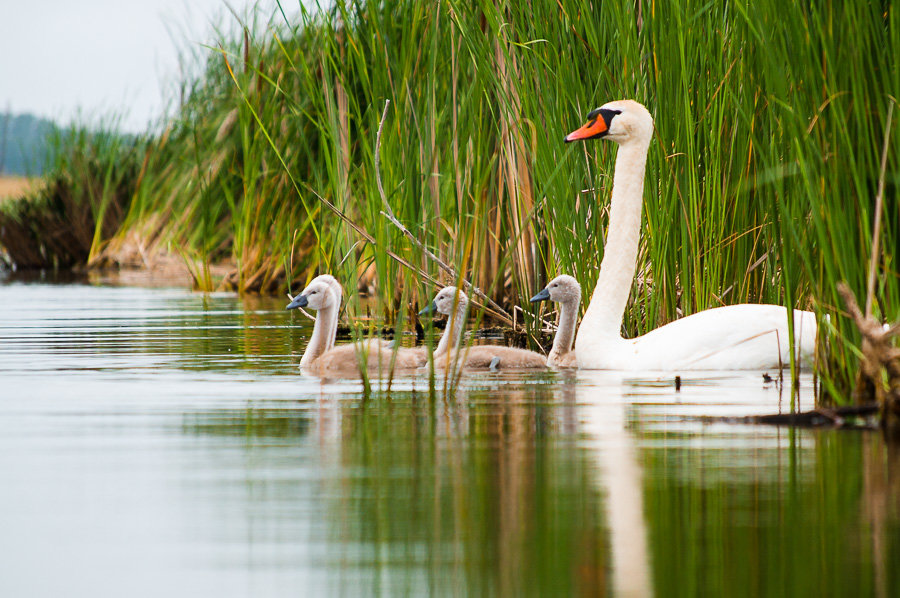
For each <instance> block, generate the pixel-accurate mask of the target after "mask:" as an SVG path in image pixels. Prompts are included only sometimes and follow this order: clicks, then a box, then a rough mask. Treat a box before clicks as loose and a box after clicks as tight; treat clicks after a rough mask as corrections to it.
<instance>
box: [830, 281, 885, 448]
mask: <svg viewBox="0 0 900 598" xmlns="http://www.w3.org/2000/svg"><path fill="white" fill-rule="evenodd" d="M837 290H838V293H839V294H840V295H841V297H842V298H843V300H844V304H845V305H846V307H847V311H848V312H849V313H850V318H851V319H852V320H853V322H854V323H855V324H856V327H857V328H859V331H860V333H861V334H862V337H863V340H862V346H861V347H860V349H861V350H862V363H861V364H860V371H859V375H858V378H857V385H856V390H857V397H856V398H857V400H861V401H863V402H869V401H872V400H876V401H877V402H878V404H879V405H880V406H881V417H882V425H884V426H885V429H887V430H889V431H891V432H894V433H900V349H898V348H896V347H894V346H893V341H892V339H893V338H894V337H895V336H897V335H898V334H900V322H897V323H895V324H894V325H893V326H890V327H888V326H884V325H882V324H881V323H880V322H878V321H877V320H876V319H875V318H873V317H872V316H867V315H864V314H863V312H862V310H860V308H859V304H858V303H857V302H856V297H854V295H853V292H852V291H851V290H850V287H849V286H847V284H846V283H844V282H839V283H838V285H837ZM882 371H884V372H886V373H887V388H885V385H884V383H883V382H882Z"/></svg>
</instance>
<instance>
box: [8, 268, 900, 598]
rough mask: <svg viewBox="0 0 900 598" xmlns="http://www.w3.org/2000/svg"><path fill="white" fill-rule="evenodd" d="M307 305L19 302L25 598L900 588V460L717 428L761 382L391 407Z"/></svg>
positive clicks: (11, 299) (14, 547)
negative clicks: (301, 310) (308, 372)
mask: <svg viewBox="0 0 900 598" xmlns="http://www.w3.org/2000/svg"><path fill="white" fill-rule="evenodd" d="M285 304H286V300H285V299H267V298H247V299H241V298H238V297H236V296H234V295H232V294H217V293H216V294H206V295H204V294H199V293H192V292H190V291H188V290H185V289H181V288H137V287H123V286H115V285H110V284H106V283H105V282H103V281H94V282H91V283H88V282H84V281H69V282H66V283H55V282H50V281H48V280H40V279H38V280H33V281H28V282H17V281H7V282H5V283H4V282H0V418H2V422H3V424H4V426H3V428H4V432H3V434H2V435H0V480H2V483H0V596H30V597H31V596H114V595H119V596H166V595H168V596H180V595H191V596H217V597H230V596H247V597H259V596H286V595H294V596H325V595H328V596H423V595H439V596H444V595H453V596H457V595H458V596H471V595H484V596H571V595H578V596H582V595H586V596H594V595H599V596H602V595H615V596H646V595H654V594H655V595H658V596H761V595H768V596H804V595H809V596H820V595H853V596H896V595H898V593H900V568H898V567H897V564H898V563H900V450H898V447H896V446H893V445H890V446H889V445H886V444H885V442H884V441H883V439H882V437H881V435H880V434H879V433H876V432H862V431H834V430H800V429H790V428H779V427H768V426H751V425H746V424H726V423H708V422H705V421H701V420H699V419H697V417H696V416H702V415H748V414H757V413H776V412H779V411H786V410H788V409H789V408H790V397H789V393H787V392H784V393H782V392H781V390H780V389H779V388H778V386H777V385H776V384H774V383H765V382H764V381H763V379H762V376H761V375H760V374H758V373H754V374H747V373H722V372H716V373H709V374H703V373H691V374H690V375H686V376H683V378H682V386H681V389H680V391H676V389H675V386H674V383H673V380H672V379H671V377H666V376H655V375H653V374H652V373H648V374H646V375H622V374H615V373H610V372H583V371H568V372H566V371H559V372H549V373H540V374H533V373H532V374H521V373H503V372H500V373H484V374H478V375H471V376H468V377H466V378H464V379H463V381H462V382H461V384H460V385H459V387H458V388H456V389H455V391H454V392H450V391H448V390H447V389H445V388H444V386H443V385H442V384H441V383H440V382H438V384H437V385H436V387H432V386H431V385H430V384H429V383H428V379H427V378H428V377H427V375H418V376H415V377H412V378H407V379H396V380H394V382H393V384H392V387H391V391H390V393H388V392H387V391H386V384H385V383H383V382H379V381H373V392H372V393H371V394H370V395H368V396H366V395H364V393H363V388H362V385H361V384H360V383H359V382H358V381H355V380H344V381H329V382H323V381H320V380H319V379H317V378H314V377H308V376H304V375H302V374H301V372H300V371H299V368H298V362H299V358H300V355H301V354H302V351H303V347H304V343H305V342H306V339H308V337H309V334H310V331H311V326H310V322H309V321H308V320H306V319H305V318H304V317H303V316H302V314H297V313H296V312H287V311H285V310H284V305H285ZM802 382H803V388H802V389H801V394H800V407H801V408H802V409H808V408H811V407H812V388H811V387H812V380H811V379H810V378H809V377H806V378H804V379H803V380H802Z"/></svg>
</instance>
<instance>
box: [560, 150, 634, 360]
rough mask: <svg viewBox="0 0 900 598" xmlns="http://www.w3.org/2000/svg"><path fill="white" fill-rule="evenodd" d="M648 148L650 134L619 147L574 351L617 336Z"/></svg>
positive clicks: (630, 271)
mask: <svg viewBox="0 0 900 598" xmlns="http://www.w3.org/2000/svg"><path fill="white" fill-rule="evenodd" d="M649 147H650V135H647V137H646V139H640V138H635V139H631V140H629V141H627V142H625V143H623V144H621V145H620V146H619V151H618V154H617V156H616V167H615V175H614V177H613V190H612V198H611V200H610V210H609V229H608V230H607V234H606V244H605V245H604V248H603V261H602V262H601V263H600V275H599V277H598V278H597V286H596V287H594V293H593V295H592V296H591V303H590V305H589V306H588V309H587V311H586V312H585V314H584V320H583V321H582V326H581V330H580V333H579V336H578V339H577V340H576V350H578V349H577V347H578V346H580V345H582V343H584V342H590V341H591V340H599V339H600V338H610V337H612V338H621V329H622V317H623V315H624V313H625V305H626V304H627V302H628V295H629V293H630V292H631V284H632V281H633V280H634V271H635V267H636V264H637V256H638V246H639V243H640V237H641V204H642V201H643V195H644V171H645V170H646V164H647V150H648V149H649ZM585 323H590V326H585V325H584V324H585Z"/></svg>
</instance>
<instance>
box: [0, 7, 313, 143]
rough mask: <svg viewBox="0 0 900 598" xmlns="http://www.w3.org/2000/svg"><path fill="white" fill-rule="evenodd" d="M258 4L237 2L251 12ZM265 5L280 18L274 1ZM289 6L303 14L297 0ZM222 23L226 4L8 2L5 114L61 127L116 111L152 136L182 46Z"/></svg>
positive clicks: (3, 28)
mask: <svg viewBox="0 0 900 598" xmlns="http://www.w3.org/2000/svg"><path fill="white" fill-rule="evenodd" d="M251 3H252V0H230V2H229V5H231V6H232V7H233V8H234V9H235V10H236V11H237V12H238V13H239V14H243V13H245V11H246V10H247V7H248V6H249V5H251ZM260 5H261V6H262V7H265V8H264V9H263V10H262V14H264V15H266V16H267V17H268V16H270V15H272V14H274V10H275V7H276V3H275V0H262V1H261V2H260ZM282 6H284V9H285V12H286V13H287V14H288V15H290V14H291V13H292V12H293V13H296V7H297V6H298V0H283V2H282ZM276 22H277V23H279V24H280V23H283V19H282V18H281V17H280V16H278V17H277V21H276ZM222 24H225V25H227V26H232V25H234V24H235V19H234V17H232V16H231V15H230V13H228V11H227V7H226V3H225V0H44V1H39V0H38V1H35V0H31V1H22V0H0V112H5V111H6V110H7V109H9V110H11V111H12V112H13V113H15V114H19V113H23V112H30V113H32V114H36V115H38V116H43V117H47V118H51V119H54V120H56V121H57V122H59V123H61V124H65V123H67V122H69V121H71V120H72V119H73V118H74V117H75V116H76V115H78V114H79V111H80V114H81V115H83V116H84V117H85V118H83V119H82V120H86V121H87V122H94V121H96V120H98V119H99V117H101V116H103V115H109V114H112V113H116V114H122V116H123V120H122V128H123V129H124V130H127V131H132V132H138V131H143V130H146V128H147V126H148V123H149V122H151V121H155V120H156V119H157V118H158V117H159V116H160V115H161V114H162V113H163V109H164V101H163V98H164V97H170V96H171V94H168V96H167V95H164V89H172V88H174V86H175V85H174V84H175V81H176V80H177V73H178V55H179V50H180V49H183V48H184V47H188V46H192V47H197V46H199V45H200V44H204V43H210V42H211V41H212V40H213V39H214V34H213V26H214V25H222ZM170 32H171V33H170ZM173 38H174V40H173Z"/></svg>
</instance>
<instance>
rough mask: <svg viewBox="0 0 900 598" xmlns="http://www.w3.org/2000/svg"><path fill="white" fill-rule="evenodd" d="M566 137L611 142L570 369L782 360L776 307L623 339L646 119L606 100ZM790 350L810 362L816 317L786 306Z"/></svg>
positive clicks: (714, 315)
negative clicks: (593, 265) (595, 269)
mask: <svg viewBox="0 0 900 598" xmlns="http://www.w3.org/2000/svg"><path fill="white" fill-rule="evenodd" d="M592 117H593V120H589V122H588V124H586V125H585V126H584V127H582V128H581V129H579V130H578V131H575V132H574V133H572V134H570V135H569V136H568V137H567V138H566V141H573V140H575V139H588V138H593V137H606V138H607V139H610V140H612V141H615V142H616V143H618V144H619V152H618V155H617V156H616V167H615V176H614V178H613V190H612V199H611V205H610V212H609V232H608V234H607V238H606V245H605V246H604V252H603V261H602V262H601V264H600V275H599V277H598V278H597V286H596V287H595V288H594V293H593V295H592V297H591V302H590V304H589V305H588V308H587V311H586V312H585V314H584V318H583V319H582V322H581V326H580V327H579V330H578V335H577V337H576V339H575V353H576V356H577V361H578V367H580V368H588V369H611V370H725V369H742V370H749V369H759V370H765V369H773V368H779V367H786V366H787V365H789V364H790V346H789V343H788V338H789V337H788V312H787V309H786V308H784V307H781V306H777V305H748V304H744V305H732V306H728V307H719V308H715V309H710V310H707V311H703V312H699V313H697V314H694V315H691V316H688V317H685V318H682V319H680V320H677V321H675V322H672V323H670V324H668V325H666V326H663V327H661V328H658V329H656V330H654V331H652V332H649V333H648V334H645V335H644V336H641V337H638V338H634V339H624V338H622V335H621V329H622V318H623V316H624V313H625V306H626V303H627V301H628V294H629V293H630V291H631V284H632V280H633V279H634V272H635V266H636V262H637V255H638V242H639V240H640V232H641V204H642V200H643V191H644V171H645V166H646V162H647V151H648V149H649V147H650V140H651V138H652V135H653V118H652V117H651V116H650V113H649V112H647V109H646V108H644V107H643V106H642V105H641V104H638V103H637V102H634V101H631V100H622V101H617V102H610V103H609V104H606V105H604V106H603V107H602V108H599V109H597V110H595V111H593V112H592V113H591V114H590V115H589V119H590V118H592ZM794 335H795V338H794V340H795V345H794V353H795V356H797V357H799V358H800V363H801V364H804V365H808V364H811V363H812V360H813V356H814V354H815V344H816V318H815V314H813V313H812V312H808V311H800V310H794Z"/></svg>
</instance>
